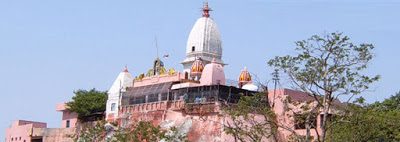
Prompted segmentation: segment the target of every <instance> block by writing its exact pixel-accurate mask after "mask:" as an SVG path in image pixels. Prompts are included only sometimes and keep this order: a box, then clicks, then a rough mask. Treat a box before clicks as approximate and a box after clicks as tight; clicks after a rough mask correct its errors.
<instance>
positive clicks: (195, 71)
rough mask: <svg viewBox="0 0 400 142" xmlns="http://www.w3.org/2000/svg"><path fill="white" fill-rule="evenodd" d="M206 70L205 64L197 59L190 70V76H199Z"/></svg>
mask: <svg viewBox="0 0 400 142" xmlns="http://www.w3.org/2000/svg"><path fill="white" fill-rule="evenodd" d="M203 70H204V64H203V61H202V60H201V58H197V59H196V60H195V61H194V62H193V64H192V67H191V69H190V75H192V76H199V75H201V73H202V72H203Z"/></svg>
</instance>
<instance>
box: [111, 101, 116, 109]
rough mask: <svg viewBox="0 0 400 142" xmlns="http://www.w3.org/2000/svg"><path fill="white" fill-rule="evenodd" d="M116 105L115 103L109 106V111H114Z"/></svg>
mask: <svg viewBox="0 0 400 142" xmlns="http://www.w3.org/2000/svg"><path fill="white" fill-rule="evenodd" d="M116 105H117V104H116V103H112V104H111V111H115V106H116Z"/></svg>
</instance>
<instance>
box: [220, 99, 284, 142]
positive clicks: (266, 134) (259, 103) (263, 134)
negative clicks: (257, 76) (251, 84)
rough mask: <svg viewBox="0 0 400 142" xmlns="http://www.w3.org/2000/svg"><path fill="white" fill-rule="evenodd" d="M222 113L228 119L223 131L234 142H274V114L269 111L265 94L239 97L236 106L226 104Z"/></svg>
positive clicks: (275, 126)
mask: <svg viewBox="0 0 400 142" xmlns="http://www.w3.org/2000/svg"><path fill="white" fill-rule="evenodd" d="M223 111H224V112H225V114H226V115H227V118H228V119H227V120H228V121H227V122H226V124H225V126H224V131H225V133H226V134H229V135H232V136H233V137H234V138H235V140H236V141H241V142H246V141H254V142H260V141H262V140H265V139H275V140H276V138H275V136H276V135H275V134H276V132H277V125H276V124H277V123H276V118H275V113H274V112H273V111H272V110H271V109H270V107H269V104H268V101H267V97H266V94H265V93H257V94H255V95H254V96H241V98H240V100H239V102H238V103H237V104H227V105H226V106H225V107H224V108H223Z"/></svg>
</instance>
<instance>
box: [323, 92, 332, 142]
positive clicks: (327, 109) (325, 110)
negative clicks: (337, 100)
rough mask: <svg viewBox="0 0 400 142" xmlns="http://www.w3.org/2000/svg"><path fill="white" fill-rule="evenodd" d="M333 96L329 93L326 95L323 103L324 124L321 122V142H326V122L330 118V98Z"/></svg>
mask: <svg viewBox="0 0 400 142" xmlns="http://www.w3.org/2000/svg"><path fill="white" fill-rule="evenodd" d="M330 96H331V95H330V94H329V93H326V94H325V95H324V101H323V105H324V108H323V111H322V112H323V117H322V122H321V141H322V142H324V141H325V137H326V122H327V118H328V111H329V107H330V106H329V105H330V103H329V102H328V101H329V97H330Z"/></svg>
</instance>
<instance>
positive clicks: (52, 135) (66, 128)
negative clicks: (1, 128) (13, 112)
mask: <svg viewBox="0 0 400 142" xmlns="http://www.w3.org/2000/svg"><path fill="white" fill-rule="evenodd" d="M56 110H57V111H60V112H62V113H63V114H62V121H61V128H47V124H46V123H43V122H34V121H26V120H16V121H15V122H14V123H13V124H12V125H11V126H10V127H9V128H7V129H6V139H5V141H6V142H72V141H73V140H72V137H71V136H72V135H73V134H75V128H74V127H75V125H76V122H77V120H78V119H77V114H76V113H72V112H69V111H68V110H67V109H65V104H64V103H63V104H59V105H57V106H56Z"/></svg>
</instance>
